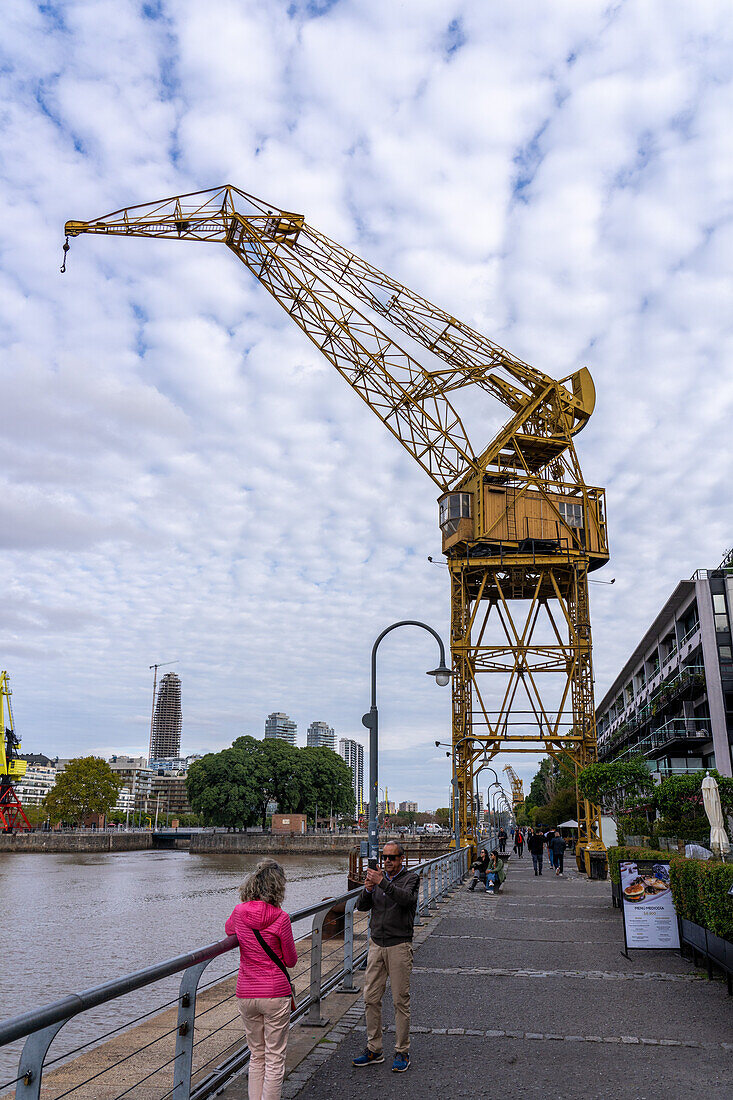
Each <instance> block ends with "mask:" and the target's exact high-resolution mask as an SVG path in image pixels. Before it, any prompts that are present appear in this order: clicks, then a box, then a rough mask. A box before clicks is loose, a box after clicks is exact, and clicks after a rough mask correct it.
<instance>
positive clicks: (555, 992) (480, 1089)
mask: <svg viewBox="0 0 733 1100" xmlns="http://www.w3.org/2000/svg"><path fill="white" fill-rule="evenodd" d="M566 868H567V870H566V872H565V875H564V876H563V877H562V878H557V877H555V875H554V872H551V871H550V873H548V871H549V869H548V867H547V864H545V873H544V874H543V876H542V878H537V877H535V876H534V874H533V871H532V861H531V859H530V858H529V857H528V856H527V855H526V854H525V856H524V858H523V859H522V860H517V859H516V858H513V859H512V861H511V865H510V871H509V875H508V877H507V880H506V883H505V885H504V889H503V890H502V892H501V893H500V894H499V895H497V896H496V897H492V896H490V895H487V894H483V893H482V894H479V893H478V891H477V892H475V893H469V892H468V891H467V889H466V888H465V887H463V888H461V890H460V891H456V892H455V893H454V894H453V896H452V898H450V899H448V900H447V901H445V902H444V903H443V905H442V906H441V908H440V910H439V911H438V913H437V915H436V916H434V917H433V918H432V919H431V921H430V922H429V924H430V928H429V934H428V935H427V937H426V938H425V939H424V940H423V942H422V943H421V944H419V945H418V946H417V948H416V952H415V970H414V976H413V983H412V1022H413V1036H412V1046H411V1054H412V1059H413V1064H412V1066H411V1068H410V1070H409V1071H408V1072H407V1073H405V1074H402V1075H401V1076H398V1075H397V1074H393V1073H392V1071H391V1055H392V1050H393V1041H394V1031H393V1029H390V1030H389V1031H388V1033H387V1036H386V1044H385V1055H386V1058H385V1063H384V1064H383V1065H380V1066H372V1067H369V1068H365V1069H358V1070H357V1069H354V1068H353V1067H352V1065H351V1059H352V1057H353V1056H354V1055H355V1054H357V1053H359V1052H360V1051H361V1050H362V1049H363V1047H364V1046H365V1038H366V1036H365V1032H364V1027H363V1024H364V1019H363V1005H362V1004H361V1001H357V1002H356V1003H354V1004H353V1005H352V1006H351V1007H350V1008H349V1009H348V1010H347V1011H346V1014H345V1015H343V1016H342V1017H341V1019H340V1020H339V1022H338V1023H337V1024H336V1026H335V1028H334V1029H333V1030H332V1031H331V1032H330V1033H328V1034H327V1035H325V1036H324V1037H323V1040H322V1041H321V1042H320V1043H319V1044H318V1046H317V1047H316V1048H315V1049H314V1051H313V1053H312V1054H311V1055H309V1057H308V1058H306V1059H305V1061H303V1062H302V1063H301V1064H300V1066H298V1068H297V1069H296V1070H295V1071H294V1072H293V1073H292V1074H291V1075H290V1076H289V1078H288V1080H287V1082H286V1086H285V1092H284V1097H285V1098H293V1097H296V1096H297V1097H298V1100H344V1097H348V1096H359V1097H360V1098H364V1100H369V1098H371V1097H374V1098H377V1097H379V1098H380V1100H384V1097H385V1096H389V1097H405V1098H406V1100H413V1098H418V1097H419V1098H420V1100H424V1098H425V1097H428V1096H442V1097H445V1098H447V1100H453V1098H454V1097H455V1098H458V1097H472V1098H474V1100H476V1098H478V1097H484V1096H499V1097H501V1098H502V1100H514V1098H515V1097H516V1098H519V1097H528V1096H529V1097H533V1096H536V1097H543V1098H555V1097H562V1098H563V1100H575V1098H576V1097H577V1098H578V1100H581V1098H582V1100H611V1098H613V1100H657V1098H661V1097H665V1098H667V1097H671V1096H674V1097H675V1098H677V1097H680V1098H685V1100H688V1098H689V1100H696V1098H698V1097H699V1098H702V1097H705V1098H706V1100H710V1097H713V1096H720V1097H723V1096H732V1095H733V1011H732V1009H733V1002H732V1001H731V998H729V997H727V996H726V990H725V986H724V984H723V983H722V982H708V981H707V980H706V979H705V978H704V976H703V975H702V974H701V973H700V972H697V971H695V970H694V968H693V966H692V964H691V963H689V962H687V961H686V960H684V959H681V958H680V957H679V956H678V955H676V954H675V953H674V952H666V951H644V952H641V951H635V952H631V955H632V959H631V961H628V960H627V959H626V958H625V957H624V956H623V955H622V954H621V951H622V949H623V934H622V929H621V919H620V916H619V913H618V911H617V910H615V909H613V908H612V907H611V897H610V886H609V884H608V883H607V882H603V883H599V882H588V881H587V879H586V878H585V876H584V875H579V874H578V873H577V872H576V870H575V865H574V862H573V861H572V860H568V861H566ZM426 931H427V930H426ZM421 938H422V937H421ZM330 1001H331V998H328V999H327V1000H326V1002H324V1012H325V1013H326V1014H328V1008H329V1004H330ZM385 1018H386V1020H387V1022H388V1023H389V1024H391V1023H392V1021H393V1014H392V1009H391V1005H389V1006H388V1008H387V1011H386V1013H385Z"/></svg>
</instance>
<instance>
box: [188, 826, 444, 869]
mask: <svg viewBox="0 0 733 1100" xmlns="http://www.w3.org/2000/svg"><path fill="white" fill-rule="evenodd" d="M363 836H364V834H362V835H361V836H359V835H357V836H354V835H351V834H348V833H344V834H341V835H339V834H338V833H333V834H321V835H320V836H297V835H295V836H271V835H265V834H263V833H194V834H193V835H192V837H191V848H190V851H191V852H199V853H203V852H206V853H209V854H216V853H218V852H242V853H246V854H248V855H260V854H261V855H313V856H322V855H324V856H327V855H348V854H349V852H351V851H353V850H354V848H355V847H358V845H359V841H360V840H361V839H363ZM389 839H395V840H399V841H400V843H401V844H403V845H404V847H405V848H406V849H407V851H408V853H409V855H410V862H411V863H412V862H413V861H414V860H416V859H418V858H419V859H432V858H433V857H434V856H438V855H442V853H443V852H445V851H447V850H448V846H449V844H450V837H447V836H442V837H440V836H438V837H425V836H419V837H390V838H389ZM381 842H382V841H381V840H380V843H381Z"/></svg>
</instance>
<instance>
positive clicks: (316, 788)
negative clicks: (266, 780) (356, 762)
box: [287, 748, 356, 818]
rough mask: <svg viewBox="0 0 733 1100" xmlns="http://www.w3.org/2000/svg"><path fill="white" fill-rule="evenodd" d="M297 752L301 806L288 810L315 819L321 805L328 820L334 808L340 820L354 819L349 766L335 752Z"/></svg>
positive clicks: (323, 814) (326, 750)
mask: <svg viewBox="0 0 733 1100" xmlns="http://www.w3.org/2000/svg"><path fill="white" fill-rule="evenodd" d="M296 752H297V753H298V760H297V772H298V781H299V783H300V791H299V797H298V805H297V807H295V808H293V807H290V806H289V807H287V809H289V810H291V812H293V813H301V814H307V815H308V816H309V817H314V818H315V814H316V805H317V806H318V815H319V817H325V816H326V814H328V813H329V812H330V811H331V809H333V812H334V814H336V815H338V816H339V817H341V816H347V817H353V815H354V812H355V808H356V807H355V801H354V788H353V786H352V774H351V768H350V767H349V766H348V764H347V763H346V762H345V761H344V760H342V759H341V757H340V756H339V755H338V753H336V752H333V750H332V749H326V748H318V749H313V748H312V749H296Z"/></svg>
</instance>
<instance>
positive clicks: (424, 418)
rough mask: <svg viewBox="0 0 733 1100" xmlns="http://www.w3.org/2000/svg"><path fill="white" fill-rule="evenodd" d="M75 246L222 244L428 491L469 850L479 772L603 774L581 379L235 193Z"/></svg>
mask: <svg viewBox="0 0 733 1100" xmlns="http://www.w3.org/2000/svg"><path fill="white" fill-rule="evenodd" d="M81 233H99V234H103V235H106V236H118V237H125V236H136V237H162V238H172V239H175V240H182V241H200V242H210V243H219V244H224V245H226V246H227V247H228V248H229V249H230V250H231V251H232V252H233V253H234V254H235V255H236V256H237V257H238V259H240V260H241V261H242V263H243V264H244V265H245V266H246V267H247V268H249V270H250V271H251V272H252V274H253V275H254V276H255V278H256V279H258V280H259V282H260V283H261V284H262V285H263V286H264V287H265V289H266V290H268V291H269V292H270V294H272V296H273V297H274V298H275V299H276V300H277V301H278V302H279V303H280V305H281V306H282V307H283V309H285V310H286V312H287V313H288V314H289V315H290V317H291V318H292V319H293V321H295V323H296V324H297V325H298V326H299V327H300V328H301V329H302V330H303V331H304V332H305V334H306V335H307V336H308V337H309V338H310V339H311V340H312V341H313V343H314V344H315V345H316V347H317V348H318V349H319V351H321V352H322V354H323V355H325V357H326V358H327V359H328V360H329V362H330V363H331V364H332V365H333V366H334V367H335V368H336V370H337V371H338V372H339V374H341V375H342V376H343V377H344V378H345V379H346V381H347V382H348V383H349V385H350V386H351V387H352V388H353V389H354V390H355V391H356V392H357V394H358V395H359V396H360V397H361V398H362V400H363V401H365V402H366V404H367V405H368V406H369V408H370V409H371V410H372V411H373V412H374V413H375V414H376V415H377V416H378V417H379V419H380V420H381V421H382V423H383V424H384V425H385V426H386V427H387V428H388V429H389V431H390V432H392V434H393V435H394V436H396V438H397V439H398V440H399V441H400V443H401V444H402V445H403V446H404V447H405V448H406V449H407V450H408V451H409V453H410V454H411V455H412V457H413V458H414V459H415V461H416V462H418V463H419V465H420V466H421V467H422V468H423V470H424V471H425V472H426V473H427V474H428V476H429V477H430V478H432V480H433V481H434V482H435V484H436V486H437V487H438V490H439V497H438V504H439V524H440V529H441V533H442V550H443V553H444V555H445V557H446V559H447V565H448V571H449V574H450V590H451V651H452V662H453V731H452V735H453V752H454V755H455V760H456V775H457V778H458V785H459V795H460V825H461V837H462V840H464V841H471V842H474V841H475V839H476V838H475V836H474V831H475V827H474V822H475V821H476V820H477V814H476V813H475V809H476V808H475V807H474V806H473V801H474V798H475V793H474V784H473V774H474V765H476V764H478V762H479V761H480V760H486V759H491V758H493V756H495V755H496V754H497V753H499V752H501V751H502V750H504V751H507V750H511V751H512V752H530V753H538V752H539V753H549V754H550V755H551V756H553V757H554V758H555V759H557V760H558V762H559V763H560V765H561V766H562V767H563V768H566V769H569V770H570V771H571V772H572V773H573V774H575V775H577V772H578V770H579V769H580V768H583V767H584V766H586V765H587V764H589V763H591V762H593V761H595V760H596V758H597V750H596V730H595V717H594V705H593V668H592V661H591V629H590V612H589V606H588V573H589V572H590V571H591V570H593V569H597V568H599V567H600V566H602V565H605V563H606V562H607V560H608V544H607V536H606V514H605V496H604V491H603V489H599V488H596V487H591V486H588V485H586V484H585V482H584V480H583V476H582V473H581V471H580V466H579V463H578V458H577V455H576V452H575V444H574V437H575V435H576V434H577V433H578V432H579V431H580V430H581V429H582V428H583V427H584V426H585V424H586V423H587V421H588V418H589V417H590V415H591V413H592V411H593V408H594V405H595V390H594V386H593V381H592V379H591V376H590V373H589V371H588V370H587V369H586V368H585V367H581V368H580V369H579V370H576V371H574V372H573V373H572V374H570V375H568V377H566V378H563V379H560V380H557V379H555V378H552V377H550V376H549V375H547V374H543V373H542V372H541V371H539V370H537V369H536V368H535V367H531V366H530V365H529V364H527V363H524V362H523V361H522V360H521V359H518V358H516V357H515V356H513V355H511V354H510V353H509V352H508V351H505V350H504V349H503V348H501V347H499V346H498V345H497V344H495V343H493V342H492V341H491V340H489V339H488V338H487V337H486V336H484V335H482V334H481V333H480V332H477V331H476V330H474V329H473V328H471V327H470V326H469V325H467V324H466V323H465V322H463V321H460V320H458V319H457V318H456V317H453V316H452V315H451V314H450V313H448V312H446V311H445V310H444V309H441V308H440V307H439V306H436V305H433V304H432V303H431V302H429V301H428V300H427V299H425V298H423V297H422V296H421V295H419V294H417V293H416V292H415V291H413V290H410V289H408V288H407V287H405V286H402V284H401V283H399V282H397V281H396V280H395V279H392V278H391V277H390V276H388V275H385V274H384V273H383V272H381V271H379V270H378V269H377V268H375V267H373V266H372V265H371V264H370V263H368V262H367V261H366V260H363V259H361V258H360V257H359V256H356V255H355V254H354V253H353V252H350V251H349V250H348V249H347V248H345V247H344V246H343V245H341V244H338V243H337V242H336V241H332V240H330V239H329V238H328V237H327V236H325V235H324V234H323V233H321V232H319V231H318V230H317V229H314V228H313V226H311V225H308V223H307V222H306V221H305V218H304V216H303V215H301V214H294V213H290V212H288V211H286V210H279V209H276V208H274V207H272V206H271V205H269V204H268V203H265V202H263V201H262V200H260V199H258V198H255V197H254V196H253V195H248V194H246V193H245V192H243V191H240V190H239V189H238V188H236V187H232V186H228V185H227V186H223V187H219V188H214V189H212V190H209V191H200V192H195V193H193V194H188V195H177V196H173V197H171V198H167V199H163V200H160V201H158V202H153V203H148V204H144V205H139V206H132V207H127V208H125V209H122V210H116V211H114V212H113V213H111V214H106V215H104V216H103V217H101V218H95V219H94V220H93V221H86V222H82V221H69V222H67V223H66V235H67V236H66V242H65V245H64V254H65V255H66V252H67V251H68V248H69V238H70V237H76V236H78V235H79V234H81ZM65 265H66V260H65V259H64V266H63V267H62V271H63V270H64V269H65ZM379 322H386V323H387V324H386V326H385V325H384V324H382V323H379ZM398 332H402V333H403V334H405V335H406V336H407V337H409V339H410V344H409V345H408V346H409V348H410V350H407V347H403V346H401V344H400V343H398V339H397V334H398ZM416 346H420V347H421V348H422V349H423V352H424V354H423V353H420V359H418V358H416V355H417V348H416ZM413 349H415V351H414V352H413ZM467 387H473V389H472V391H471V393H470V395H469V396H470V397H472V398H474V395H475V394H476V392H477V390H483V391H484V392H485V393H487V394H489V395H491V396H492V397H495V398H497V399H498V400H499V401H500V402H502V403H503V404H504V405H506V406H507V407H508V408H509V410H510V411H511V417H510V419H509V420H508V421H507V422H506V423H505V424H504V425H503V427H502V428H501V429H500V430H499V431H498V432H497V433H496V435H495V436H494V438H493V439H492V440H491V442H490V443H488V445H483V446H482V447H479V448H478V449H475V448H474V447H473V445H472V444H471V441H470V440H469V438H468V434H467V432H466V429H465V427H464V424H463V421H462V420H461V417H460V415H459V413H458V412H457V410H456V408H455V407H454V405H453V400H454V395H457V394H459V391H461V390H463V389H465V388H467ZM577 813H578V822H579V825H580V843H581V845H585V847H586V848H588V847H590V848H602V847H603V845H602V842H601V837H600V818H599V811H598V809H597V807H595V806H592V805H590V804H589V803H588V802H587V801H585V800H582V799H580V798H579V799H578V811H577Z"/></svg>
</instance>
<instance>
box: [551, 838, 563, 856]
mask: <svg viewBox="0 0 733 1100" xmlns="http://www.w3.org/2000/svg"><path fill="white" fill-rule="evenodd" d="M550 847H551V848H552V854H553V855H554V856H561V855H562V854H563V853H564V851H565V848H566V844H565V840H564V838H563V837H561V836H554V837H553V838H552V840H551V841H550Z"/></svg>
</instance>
